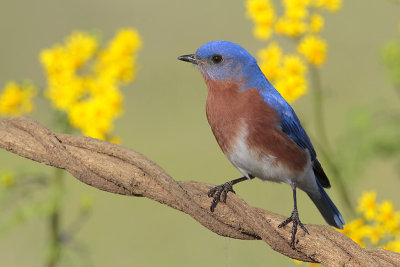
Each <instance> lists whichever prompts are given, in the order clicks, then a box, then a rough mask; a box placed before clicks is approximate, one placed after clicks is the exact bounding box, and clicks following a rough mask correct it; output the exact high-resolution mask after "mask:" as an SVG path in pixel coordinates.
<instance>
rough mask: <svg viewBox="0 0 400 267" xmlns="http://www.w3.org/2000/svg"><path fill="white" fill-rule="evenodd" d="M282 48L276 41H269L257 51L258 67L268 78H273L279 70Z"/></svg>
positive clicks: (271, 79)
mask: <svg viewBox="0 0 400 267" xmlns="http://www.w3.org/2000/svg"><path fill="white" fill-rule="evenodd" d="M281 57H282V48H281V47H280V46H279V45H278V44H277V43H276V42H271V43H270V44H269V45H268V46H267V47H266V48H264V49H261V50H260V51H259V52H258V58H259V59H260V69H261V71H262V72H263V73H264V75H265V76H266V77H267V78H268V80H270V81H273V80H275V79H276V78H277V77H278V75H279V71H280V64H281Z"/></svg>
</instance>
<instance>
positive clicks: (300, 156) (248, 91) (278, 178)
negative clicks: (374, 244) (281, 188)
mask: <svg viewBox="0 0 400 267" xmlns="http://www.w3.org/2000/svg"><path fill="white" fill-rule="evenodd" d="M178 59H179V60H182V61H186V62H190V63H192V64H194V65H195V66H196V67H197V68H198V69H199V70H200V72H201V74H202V76H203V78H204V81H205V83H206V86H207V101H206V115H207V120H208V123H209V125H210V127H211V130H212V132H213V134H214V136H215V138H216V140H217V143H218V144H219V146H220V148H221V150H222V151H223V153H224V154H225V155H226V157H227V158H228V160H229V161H230V162H231V163H232V164H233V166H235V167H236V168H237V169H238V171H239V172H240V173H241V174H242V175H243V177H240V178H237V179H234V180H231V181H228V182H226V183H224V184H221V185H219V186H216V187H214V188H212V189H211V190H210V191H208V196H209V197H212V198H213V200H212V202H211V205H210V210H211V212H214V210H215V208H216V207H217V204H218V203H219V202H220V201H223V202H225V203H226V200H227V195H228V193H229V192H231V193H235V191H234V190H233V185H235V184H237V183H239V182H242V181H246V180H251V179H253V178H255V177H257V178H259V179H261V180H263V181H271V182H276V183H286V184H289V185H290V186H291V189H292V193H293V202H294V206H293V210H292V213H291V215H290V216H289V217H288V218H287V219H286V220H285V221H283V222H282V223H281V224H279V225H278V227H279V228H282V227H284V226H286V225H287V224H289V223H290V222H292V231H291V233H292V234H291V238H290V244H291V247H292V248H293V249H295V238H296V233H297V228H298V226H300V227H301V229H303V230H304V232H306V233H307V234H309V232H308V230H307V228H306V227H305V226H304V224H303V223H302V222H301V221H300V217H299V212H298V209H297V198H296V189H297V188H299V189H301V190H303V191H304V192H305V193H307V195H308V196H309V197H310V198H311V200H312V201H313V203H314V204H315V206H316V207H317V208H318V210H319V211H320V213H321V215H322V216H323V217H324V219H325V220H326V222H327V223H328V224H329V225H331V226H334V227H336V228H339V229H343V225H344V224H345V222H344V219H343V217H342V215H341V214H340V212H339V210H338V209H337V207H336V206H335V204H334V203H333V202H332V200H331V199H330V197H329V196H328V194H327V193H326V192H325V190H324V188H330V186H331V185H330V182H329V179H328V177H327V175H326V174H325V172H324V170H323V168H322V166H321V164H320V162H319V161H318V159H317V154H316V152H315V149H314V147H313V145H312V143H311V141H310V138H309V137H308V135H307V133H306V131H305V130H304V128H303V127H302V125H301V123H300V120H299V118H298V117H297V115H296V113H295V112H294V110H293V108H292V107H291V106H290V105H289V103H288V102H286V100H285V99H284V98H283V97H282V96H281V95H280V93H279V92H278V91H277V90H276V89H275V88H274V86H273V85H272V84H271V83H270V82H269V80H268V79H267V78H266V77H265V75H264V74H263V72H262V71H261V69H260V68H259V66H258V63H257V60H256V59H255V58H254V57H253V56H252V55H251V54H250V53H249V52H247V51H246V50H245V49H244V48H243V47H242V46H240V45H238V44H236V43H233V42H229V41H211V42H208V43H206V44H204V45H202V46H200V47H199V48H198V49H197V51H196V52H195V53H194V54H187V55H182V56H179V57H178Z"/></svg>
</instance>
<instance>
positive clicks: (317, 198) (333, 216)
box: [307, 180, 345, 229]
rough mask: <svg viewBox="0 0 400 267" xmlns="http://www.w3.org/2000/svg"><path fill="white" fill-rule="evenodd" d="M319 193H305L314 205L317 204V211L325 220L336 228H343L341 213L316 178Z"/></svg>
mask: <svg viewBox="0 0 400 267" xmlns="http://www.w3.org/2000/svg"><path fill="white" fill-rule="evenodd" d="M317 184H318V188H319V194H318V193H307V194H308V196H309V197H310V198H311V200H312V201H313V202H314V204H315V206H317V208H318V210H319V212H320V213H321V214H322V216H323V217H324V219H325V221H326V222H327V223H328V224H329V225H332V226H334V227H336V228H339V229H343V225H344V224H345V222H344V220H343V217H342V215H341V214H340V212H339V210H338V209H337V208H336V206H335V204H333V202H332V200H331V199H330V197H329V196H328V194H327V193H326V192H325V190H324V188H323V187H322V185H321V184H320V182H319V181H318V180H317Z"/></svg>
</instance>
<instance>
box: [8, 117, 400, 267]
mask: <svg viewBox="0 0 400 267" xmlns="http://www.w3.org/2000/svg"><path fill="white" fill-rule="evenodd" d="M0 147H1V148H3V149H6V150H8V151H10V152H12V153H15V154H18V155H20V156H22V157H25V158H28V159H31V160H34V161H37V162H41V163H45V164H47V165H50V166H53V167H56V168H61V169H65V170H66V171H68V172H69V173H71V174H72V175H73V176H74V177H75V178H77V179H78V180H80V181H82V182H84V183H86V184H88V185H90V186H93V187H96V188H98V189H101V190H104V191H107V192H111V193H116V194H122V195H128V196H140V197H146V198H149V199H152V200H155V201H158V202H160V203H162V204H165V205H168V206H170V207H172V208H174V209H177V210H180V211H182V212H184V213H187V214H188V215H190V216H191V217H193V219H195V220H196V221H198V222H199V223H200V224H202V225H203V226H204V227H207V228H208V229H210V230H211V231H213V232H215V233H217V234H219V235H222V236H226V237H230V238H237V239H245V240H257V239H262V240H263V241H264V242H266V243H267V244H268V245H269V246H271V247H272V249H274V250H276V251H277V252H279V253H281V254H284V255H286V256H288V257H290V258H293V259H297V260H300V261H307V262H319V263H322V264H324V265H326V266H400V254H398V253H395V252H391V251H388V250H384V249H363V248H361V247H360V246H359V245H357V244H356V243H355V242H353V241H352V240H351V239H349V238H348V237H346V236H345V235H343V234H341V233H339V232H337V231H335V230H334V229H333V228H331V227H328V226H322V225H307V228H308V230H309V232H310V235H305V234H304V233H299V234H298V235H297V240H296V249H295V250H293V249H292V248H291V247H290V229H289V228H290V227H284V228H278V225H279V223H280V222H281V221H282V220H283V219H284V218H283V216H281V215H278V214H275V213H272V212H270V211H266V210H262V209H258V208H254V207H251V206H249V205H248V204H247V203H246V202H244V201H243V200H242V199H241V198H240V197H238V196H236V195H232V196H230V198H229V200H228V202H227V204H221V205H219V206H218V209H216V211H215V212H214V213H211V212H210V211H209V204H210V199H209V198H208V196H207V191H208V190H209V189H210V188H212V185H209V184H204V183H198V182H193V181H175V180H174V179H172V178H171V177H170V176H169V175H168V174H167V173H166V172H165V171H164V170H163V169H162V168H161V167H159V166H158V165H157V164H156V163H154V162H153V161H151V160H149V159H147V158H146V157H145V156H143V155H141V154H140V153H138V152H135V151H133V150H130V149H127V148H124V147H121V146H118V145H115V144H111V143H108V142H104V141H101V140H97V139H93V138H89V137H81V136H73V135H68V134H60V133H53V132H51V131H49V130H48V129H47V128H45V127H43V126H42V125H40V124H39V123H37V122H35V121H33V120H31V119H28V118H10V119H0Z"/></svg>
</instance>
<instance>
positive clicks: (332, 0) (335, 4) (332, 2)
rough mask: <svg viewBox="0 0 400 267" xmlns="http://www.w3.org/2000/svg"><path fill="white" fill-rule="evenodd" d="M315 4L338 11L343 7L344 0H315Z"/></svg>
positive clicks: (331, 10)
mask: <svg viewBox="0 0 400 267" xmlns="http://www.w3.org/2000/svg"><path fill="white" fill-rule="evenodd" d="M313 4H314V6H316V7H320V8H325V9H328V10H329V11H330V12H336V11H338V10H339V9H340V8H341V7H342V0H313Z"/></svg>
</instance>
